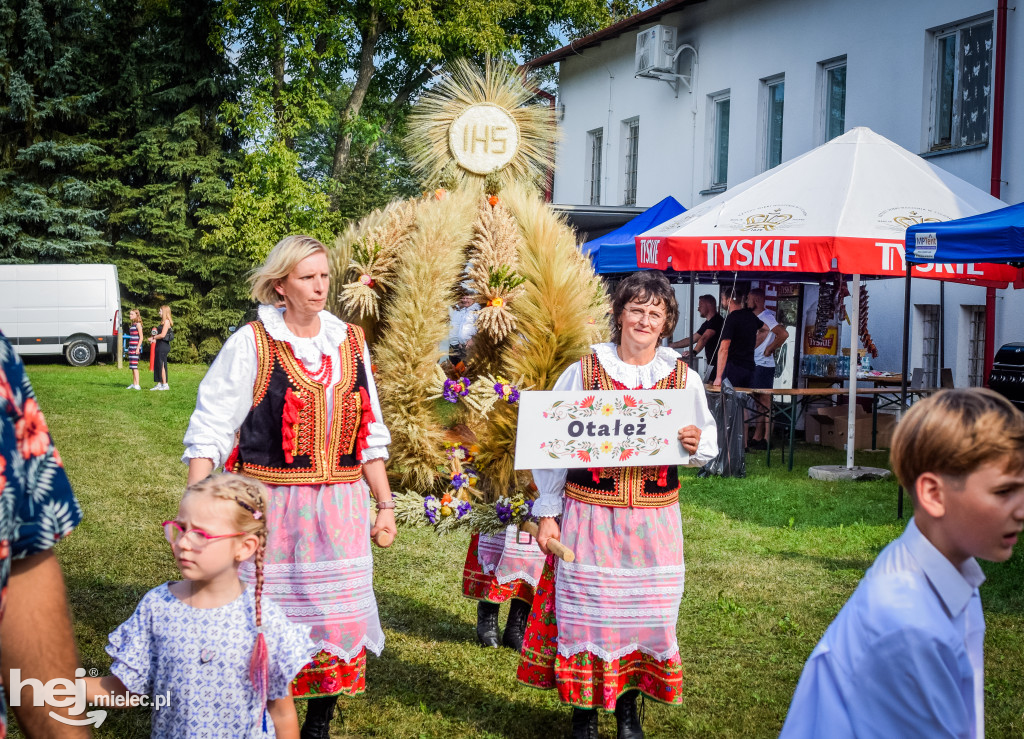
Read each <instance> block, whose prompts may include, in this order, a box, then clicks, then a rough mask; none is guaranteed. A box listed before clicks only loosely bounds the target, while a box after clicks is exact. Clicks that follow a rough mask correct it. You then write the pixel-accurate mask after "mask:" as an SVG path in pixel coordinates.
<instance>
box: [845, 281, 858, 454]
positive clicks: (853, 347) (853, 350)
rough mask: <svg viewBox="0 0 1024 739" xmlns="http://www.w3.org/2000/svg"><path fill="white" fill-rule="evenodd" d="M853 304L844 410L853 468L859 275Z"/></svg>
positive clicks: (847, 451)
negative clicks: (847, 397)
mask: <svg viewBox="0 0 1024 739" xmlns="http://www.w3.org/2000/svg"><path fill="white" fill-rule="evenodd" d="M850 302H851V303H852V304H853V305H852V307H853V311H852V315H851V316H850V395H849V401H848V402H849V406H848V407H847V411H846V469H848V470H850V469H853V450H854V447H855V446H856V440H857V351H858V349H859V348H860V275H859V274H857V275H854V276H853V291H852V292H851V295H850Z"/></svg>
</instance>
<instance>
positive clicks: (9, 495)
mask: <svg viewBox="0 0 1024 739" xmlns="http://www.w3.org/2000/svg"><path fill="white" fill-rule="evenodd" d="M81 520H82V510H81V509H80V508H79V507H78V501H76V500H75V496H74V494H73V493H72V492H71V483H69V482H68V477H67V475H66V474H65V473H64V467H63V465H62V464H61V461H60V455H59V454H58V453H57V450H56V448H54V446H53V439H51V438H50V431H49V428H48V427H47V425H46V419H45V418H44V417H43V414H42V412H41V411H40V410H39V405H38V404H37V403H36V396H35V393H34V392H33V390H32V384H31V383H30V382H29V380H28V376H27V375H26V374H25V366H24V365H23V364H22V363H21V360H20V359H19V358H18V355H17V354H15V353H14V349H12V348H11V345H10V344H9V343H8V342H7V339H6V338H4V335H3V334H2V333H0V617H2V614H3V606H4V603H3V601H4V598H5V597H6V594H7V580H8V578H9V577H10V575H11V560H13V559H21V558H23V557H27V556H29V555H32V554H39V553H40V552H45V551H46V550H48V549H51V548H52V547H53V545H54V544H55V543H56V542H57V541H58V540H59V539H62V538H63V537H65V536H67V535H68V534H70V533H71V531H72V530H73V529H74V528H75V527H76V526H78V524H79V522H81ZM6 729H7V702H6V699H5V698H4V694H3V692H2V691H0V736H4V735H5V734H6Z"/></svg>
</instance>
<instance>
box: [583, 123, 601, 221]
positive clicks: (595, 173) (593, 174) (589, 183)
mask: <svg viewBox="0 0 1024 739" xmlns="http://www.w3.org/2000/svg"><path fill="white" fill-rule="evenodd" d="M603 147H604V129H603V128H595V129H594V130H593V131H588V132H587V165H586V172H587V180H586V183H585V192H584V194H585V195H586V196H587V197H588V198H589V199H588V201H587V202H589V203H590V204H591V205H600V204H601V157H602V154H603V151H604V148H603Z"/></svg>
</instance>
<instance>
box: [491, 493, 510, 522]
mask: <svg viewBox="0 0 1024 739" xmlns="http://www.w3.org/2000/svg"><path fill="white" fill-rule="evenodd" d="M494 513H495V514H496V515H497V516H498V520H499V521H501V522H502V523H505V524H507V523H511V522H512V501H511V500H509V499H508V498H499V499H498V502H497V503H495V504H494Z"/></svg>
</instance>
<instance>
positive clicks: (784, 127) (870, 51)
mask: <svg viewBox="0 0 1024 739" xmlns="http://www.w3.org/2000/svg"><path fill="white" fill-rule="evenodd" d="M999 2H1000V0H897V1H896V2H892V0H889V1H888V2H882V1H881V0H860V2H856V3H850V2H840V0H668V1H667V2H663V3H661V4H659V5H657V6H655V7H653V8H651V9H650V10H648V11H645V12H643V13H640V14H638V15H636V16H633V17H632V18H629V19H626V20H624V21H622V22H620V23H618V24H616V25H614V26H612V27H610V28H607V29H604V30H602V31H599V32H597V33H594V34H592V35H590V36H588V37H586V38H583V39H578V40H575V41H573V42H572V43H570V44H569V45H568V46H566V47H564V48H562V49H559V50H557V51H555V52H552V53H550V54H547V55H545V56H543V57H539V58H538V59H535V60H533V62H531V65H532V66H535V67H536V66H541V65H546V64H551V63H556V62H557V63H558V64H559V70H558V79H559V100H558V110H559V113H560V116H561V118H562V120H561V125H562V133H563V140H562V142H561V144H560V145H559V148H558V152H557V159H556V170H555V180H554V198H553V200H554V202H556V203H567V204H581V205H582V204H600V205H639V206H650V205H653V204H654V203H656V202H657V201H659V200H660V199H662V198H663V197H665V196H666V195H673V196H675V197H676V199H677V200H679V201H680V202H681V203H683V205H685V206H686V207H692V206H693V205H695V204H697V203H699V202H701V201H703V200H705V199H707V198H709V197H711V196H713V195H715V194H717V193H719V192H722V191H723V190H725V189H727V187H728V186H729V184H730V183H731V184H737V183H739V182H742V181H744V180H746V179H748V178H750V177H753V176H754V175H757V174H759V173H760V172H763V171H764V170H766V169H768V168H770V167H772V166H774V165H775V164H778V163H779V162H781V161H785V160H787V159H791V158H792V157H795V156H798V155H799V154H802V153H804V152H806V151H808V150H810V149H812V148H814V147H815V146H818V145H820V144H822V143H824V142H825V141H827V140H829V139H831V138H833V137H834V136H837V135H839V134H840V133H843V132H844V131H847V130H849V129H850V128H853V127H855V126H867V127H869V128H871V129H872V130H874V131H875V132H877V133H879V134H881V135H883V136H885V137H886V138H888V139H890V140H892V141H894V142H895V143H897V144H899V145H900V146H902V147H904V148H906V149H908V150H910V151H914V152H918V153H920V154H921V155H922V156H924V157H927V158H928V159H929V161H930V162H931V163H933V164H936V165H938V166H940V167H943V168H945V169H946V170H948V171H949V172H951V173H953V174H955V175H957V176H958V177H961V178H963V179H965V180H967V181H969V182H971V183H972V184H974V185H976V186H977V187H979V188H982V189H983V190H986V191H990V190H991V183H992V178H993V150H994V149H995V146H994V145H993V142H994V137H998V136H999V132H998V130H997V129H996V127H995V125H994V124H995V116H994V114H993V113H994V112H993V103H994V100H995V96H996V89H995V83H996V75H995V73H994V71H995V68H996V63H997V55H998V54H999V52H1000V49H999V47H998V43H997V39H998V35H997V34H998V30H999V29H998V26H999V22H998V19H999V17H1000V13H999V10H998V8H997V5H998V4H999ZM1003 5H1004V7H1005V0H1003ZM1004 15H1005V17H1006V38H1007V41H1006V44H1005V60H1006V61H1005V69H1006V83H1005V87H1004V90H1005V110H1004V113H1003V116H1002V119H1003V127H1002V128H1003V131H1002V157H1001V174H1000V176H999V179H1000V180H1001V183H1000V190H999V197H1001V198H1002V199H1003V200H1004V201H1006V202H1007V203H1018V202H1021V201H1024V125H1022V124H1024V85H1022V84H1021V79H1024V12H1022V11H1020V10H1010V11H1009V12H1008V13H1004ZM651 29H654V30H651ZM645 32H647V33H646V34H645ZM638 34H641V35H645V37H646V39H647V40H648V41H650V42H654V43H653V45H652V44H646V45H645V46H644V48H646V49H648V52H645V53H650V54H651V55H650V56H648V57H647V58H645V59H644V60H643V62H641V60H640V59H638V57H639V56H640V54H639V53H638ZM672 37H674V39H673V38H672ZM669 40H672V41H673V42H674V49H675V50H676V51H677V53H675V54H672V55H663V54H661V51H662V49H661V48H659V47H658V44H660V43H662V42H666V41H669ZM638 64H641V65H642V67H643V68H647V69H650V71H648V72H647V74H646V76H637V74H636V72H637V67H638ZM658 68H661V69H665V68H669V69H670V70H671V71H670V72H669V73H665V72H660V71H658ZM869 289H870V295H871V324H870V326H869V328H870V330H871V332H872V334H873V336H874V339H875V343H876V344H877V345H878V348H879V351H880V357H879V360H878V361H877V363H876V366H881V367H885V368H891V369H897V368H898V367H899V357H900V344H901V331H900V324H901V322H900V321H899V320H894V317H896V316H900V315H902V301H903V286H902V284H901V283H900V281H879V282H872V283H870V284H869ZM939 289H940V288H939V285H938V284H937V283H934V282H932V281H926V280H915V282H914V293H913V303H914V306H915V307H914V317H913V321H912V335H913V339H912V342H911V344H912V351H911V366H912V367H918V366H920V367H925V368H926V369H927V368H932V369H935V370H937V368H938V367H939V365H940V357H939V353H940V345H941V344H942V343H943V341H940V338H939V337H940V336H942V338H943V339H944V344H945V346H944V355H945V356H944V357H943V358H942V359H943V360H944V362H943V366H946V367H951V368H952V369H953V372H954V379H955V382H956V384H957V385H958V386H961V385H967V384H979V380H980V372H981V368H980V366H979V365H980V362H979V361H978V360H979V359H980V357H981V353H982V352H983V337H984V334H983V325H984V311H985V289H984V288H979V287H971V286H962V285H947V286H946V287H945V301H944V304H945V331H944V335H943V334H942V332H940V331H939V327H938V321H937V320H936V319H937V306H938V304H939ZM1021 316H1024V291H1021V292H1017V293H1015V292H1014V291H1012V290H1007V291H999V292H998V293H997V298H996V335H995V342H994V345H995V347H996V348H998V346H999V345H1000V344H1002V343H1004V342H1007V341H1024V322H1022V321H1021V320H1020V318H1021ZM686 330H687V327H685V326H683V327H681V328H680V330H679V334H680V335H682V334H684V333H685V332H686ZM979 338H980V339H981V343H979Z"/></svg>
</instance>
